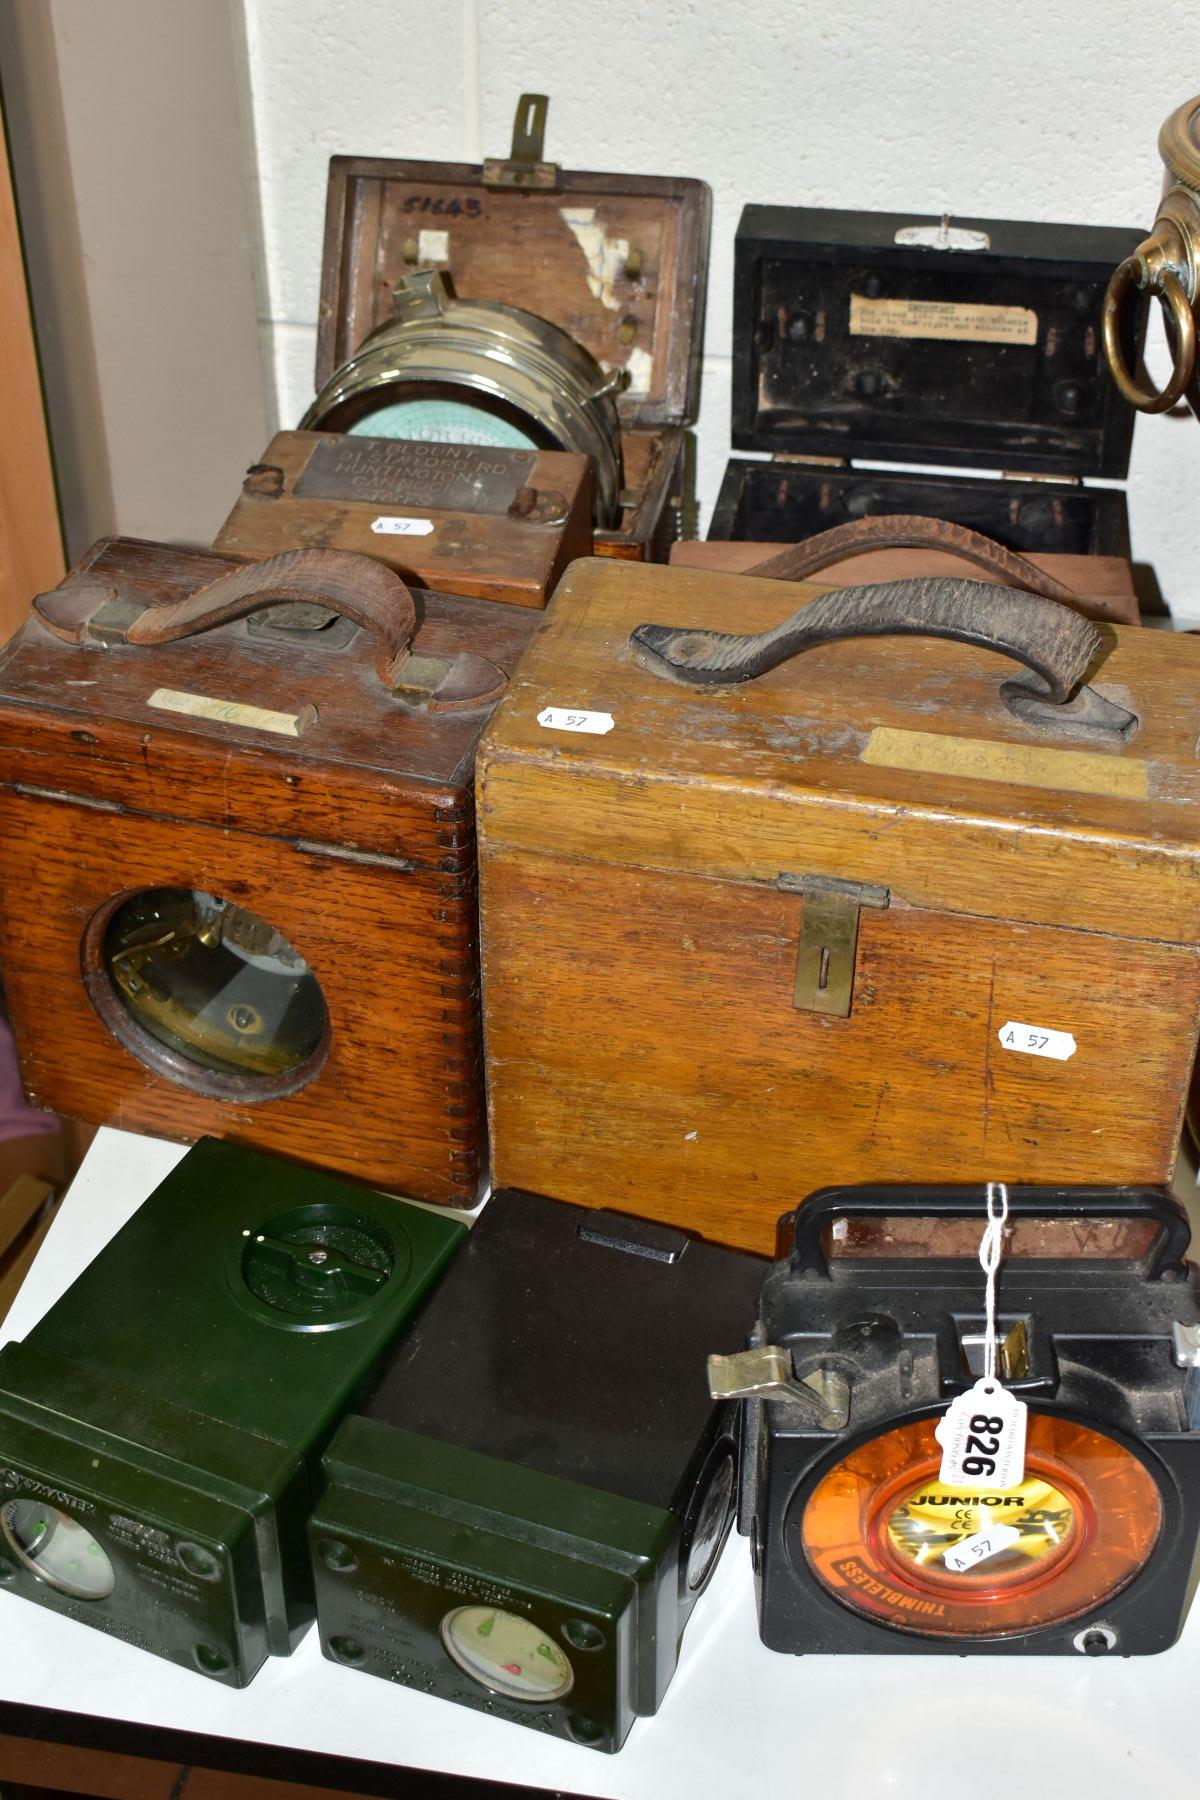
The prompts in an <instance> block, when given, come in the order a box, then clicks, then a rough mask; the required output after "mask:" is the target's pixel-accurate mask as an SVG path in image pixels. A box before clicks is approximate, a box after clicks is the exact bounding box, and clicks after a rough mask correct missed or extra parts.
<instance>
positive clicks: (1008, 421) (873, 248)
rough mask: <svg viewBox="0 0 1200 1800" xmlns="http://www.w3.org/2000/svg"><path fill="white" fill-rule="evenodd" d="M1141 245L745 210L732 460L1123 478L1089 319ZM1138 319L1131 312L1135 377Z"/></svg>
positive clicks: (1122, 235)
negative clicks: (751, 455)
mask: <svg viewBox="0 0 1200 1800" xmlns="http://www.w3.org/2000/svg"><path fill="white" fill-rule="evenodd" d="M1140 236H1141V233H1139V232H1137V231H1133V230H1128V231H1126V230H1120V229H1116V228H1109V227H1103V228H1102V227H1097V226H1090V225H1089V226H1084V225H1049V224H1031V223H1027V222H1021V221H1013V220H1003V219H955V220H953V221H950V220H946V219H943V220H941V221H940V222H939V221H938V220H937V219H928V218H918V217H915V216H913V215H903V214H898V213H874V212H838V211H833V210H830V209H826V208H815V207H814V208H803V207H792V206H747V207H746V208H745V209H744V211H743V213H742V217H741V221H740V223H739V225H738V229H737V237H736V239H735V245H734V328H733V329H734V340H733V420H732V439H733V444H734V447H735V448H736V449H740V450H767V451H771V452H773V453H776V454H777V453H780V452H783V453H791V454H800V455H805V456H836V457H864V458H873V459H877V460H881V461H887V462H905V463H928V462H932V463H943V464H945V463H952V464H956V465H960V466H962V467H966V468H991V469H1011V470H1014V471H1017V472H1019V473H1027V472H1035V473H1044V474H1056V475H1068V476H1081V475H1104V476H1122V475H1124V474H1126V473H1127V471H1128V468H1129V450H1130V444H1131V441H1132V433H1133V409H1132V408H1131V407H1130V406H1129V405H1128V403H1127V402H1126V401H1125V400H1123V399H1122V398H1121V396H1120V394H1119V393H1118V392H1117V389H1116V387H1115V386H1114V384H1113V382H1112V379H1111V377H1110V376H1109V374H1108V370H1107V367H1106V365H1105V360H1104V353H1103V346H1102V343H1101V335H1100V309H1101V302H1102V300H1103V297H1104V290H1105V288H1106V287H1107V285H1108V281H1109V278H1110V277H1111V275H1112V272H1113V270H1114V269H1115V268H1116V267H1117V265H1118V263H1120V262H1121V261H1122V260H1123V259H1124V258H1125V257H1127V256H1129V255H1130V254H1131V253H1132V251H1133V250H1134V248H1135V246H1136V244H1137V243H1138V241H1139V238H1140ZM1145 319H1146V313H1145V308H1144V307H1141V308H1130V309H1129V312H1128V319H1127V323H1126V333H1127V337H1128V340H1129V341H1128V342H1127V344H1126V360H1127V366H1128V367H1130V368H1133V367H1136V364H1137V357H1138V352H1139V350H1140V340H1141V337H1142V335H1143V333H1144V330H1145Z"/></svg>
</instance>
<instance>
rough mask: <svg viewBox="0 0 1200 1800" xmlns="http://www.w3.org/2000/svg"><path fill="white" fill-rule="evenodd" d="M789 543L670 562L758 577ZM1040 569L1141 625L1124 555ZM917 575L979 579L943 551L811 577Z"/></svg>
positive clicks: (1105, 612) (700, 551)
mask: <svg viewBox="0 0 1200 1800" xmlns="http://www.w3.org/2000/svg"><path fill="white" fill-rule="evenodd" d="M790 548H791V546H790V545H788V544H782V543H780V544H750V543H743V542H736V541H729V542H722V541H721V540H719V539H715V538H714V539H709V540H708V541H706V542H700V541H695V540H689V541H688V542H686V543H679V544H675V545H673V546H672V548H671V552H670V561H671V562H672V564H674V565H675V566H676V567H679V568H685V569H718V570H721V571H723V572H725V573H728V574H731V575H740V574H747V575H748V574H753V573H754V569H755V567H756V565H757V564H758V563H760V562H766V560H767V558H768V557H771V556H778V555H779V554H780V553H781V552H783V551H784V550H788V549H790ZM1029 560H1030V562H1031V563H1033V564H1035V565H1036V567H1037V568H1039V569H1042V570H1044V571H1045V573H1046V574H1047V575H1053V576H1054V577H1055V579H1056V580H1058V581H1061V582H1064V583H1065V584H1066V585H1067V586H1068V587H1069V588H1070V589H1071V590H1072V592H1073V594H1074V595H1075V596H1076V599H1075V601H1074V602H1072V604H1075V605H1077V607H1078V610H1079V611H1080V612H1082V613H1086V614H1087V616H1088V617H1089V618H1091V619H1111V620H1112V622H1113V623H1114V624H1117V625H1138V624H1140V623H1141V613H1140V612H1139V610H1138V602H1137V593H1136V591H1135V589H1134V585H1133V570H1132V569H1131V567H1130V565H1129V562H1128V560H1127V558H1125V557H1123V556H1063V555H1055V554H1053V553H1049V554H1045V553H1043V554H1033V553H1030V555H1029ZM915 575H968V576H976V577H977V576H978V575H979V571H978V569H976V568H974V566H973V565H972V564H971V563H969V562H966V561H964V560H963V559H962V558H961V557H958V556H951V555H949V554H948V553H947V552H946V551H943V550H867V551H864V553H863V554H862V555H861V556H851V557H846V558H845V559H844V560H843V561H841V562H836V563H830V564H828V566H827V567H826V568H824V569H822V570H821V572H820V574H819V575H815V576H813V577H812V578H811V585H812V586H821V587H848V586H849V585H850V584H851V583H852V582H860V581H893V580H904V579H905V578H907V577H909V576H915Z"/></svg>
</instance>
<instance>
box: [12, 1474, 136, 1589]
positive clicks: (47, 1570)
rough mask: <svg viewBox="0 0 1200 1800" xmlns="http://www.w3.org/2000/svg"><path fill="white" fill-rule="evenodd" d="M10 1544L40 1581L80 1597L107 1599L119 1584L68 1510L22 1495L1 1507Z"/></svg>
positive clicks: (102, 1554)
mask: <svg viewBox="0 0 1200 1800" xmlns="http://www.w3.org/2000/svg"><path fill="white" fill-rule="evenodd" d="M0 1529H2V1530H3V1532H4V1536H5V1538H6V1539H7V1542H8V1546H9V1548H10V1549H11V1550H12V1552H13V1554H14V1555H15V1556H16V1557H17V1558H18V1560H19V1561H20V1562H22V1563H24V1565H25V1567H26V1568H27V1569H32V1570H33V1573H34V1574H35V1575H36V1576H37V1578H38V1580H39V1581H45V1582H47V1583H48V1584H49V1585H50V1587H54V1588H57V1589H58V1590H59V1592H60V1593H62V1594H70V1595H71V1596H72V1597H73V1598H74V1599H76V1600H103V1599H104V1598H105V1596H106V1595H108V1594H111V1593H112V1591H113V1588H114V1587H115V1586H116V1576H115V1575H114V1574H113V1566H112V1564H111V1563H110V1562H109V1560H108V1557H107V1556H106V1554H105V1553H104V1551H103V1550H102V1549H101V1548H100V1545H99V1544H98V1543H97V1542H96V1540H95V1538H94V1537H93V1536H92V1534H91V1532H90V1531H85V1530H84V1528H83V1526H82V1525H81V1524H80V1523H79V1521H78V1520H77V1519H73V1518H72V1517H71V1515H70V1513H65V1512H62V1511H60V1509H59V1508H58V1507H57V1506H48V1505H47V1504H46V1502H45V1501H44V1500H34V1499H29V1498H26V1497H24V1496H22V1495H18V1496H17V1498H16V1499H15V1500H8V1501H6V1502H5V1504H4V1506H3V1507H0Z"/></svg>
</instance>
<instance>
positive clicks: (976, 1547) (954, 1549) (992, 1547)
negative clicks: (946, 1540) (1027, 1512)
mask: <svg viewBox="0 0 1200 1800" xmlns="http://www.w3.org/2000/svg"><path fill="white" fill-rule="evenodd" d="M1020 1535H1021V1534H1020V1532H1019V1531H1018V1530H1017V1528H1016V1526H1015V1525H989V1526H988V1527H987V1530H986V1531H977V1532H976V1533H975V1535H974V1536H973V1537H969V1538H964V1539H963V1540H962V1543H961V1544H952V1545H951V1547H950V1549H949V1550H947V1551H946V1553H945V1555H944V1556H943V1557H942V1561H943V1562H944V1563H945V1565H946V1567H947V1568H948V1569H949V1570H950V1571H951V1573H952V1574H954V1575H962V1574H963V1573H964V1572H965V1571H966V1570H967V1569H973V1568H974V1567H975V1566H976V1564H977V1563H981V1562H986V1561H987V1559H988V1557H989V1556H995V1555H997V1554H998V1552H999V1551H1001V1550H1007V1549H1008V1547H1009V1545H1010V1544H1015V1543H1016V1542H1017V1540H1018V1539H1019V1538H1020Z"/></svg>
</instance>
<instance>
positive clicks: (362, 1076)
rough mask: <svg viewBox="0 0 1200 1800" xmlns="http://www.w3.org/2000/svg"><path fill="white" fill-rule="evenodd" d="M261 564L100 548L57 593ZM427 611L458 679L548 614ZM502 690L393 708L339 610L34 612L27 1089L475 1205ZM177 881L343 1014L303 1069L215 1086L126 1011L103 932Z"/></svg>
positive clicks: (17, 973) (15, 876)
mask: <svg viewBox="0 0 1200 1800" xmlns="http://www.w3.org/2000/svg"><path fill="white" fill-rule="evenodd" d="M345 560H346V562H347V563H349V564H351V565H353V568H354V569H355V570H356V571H361V570H366V571H367V572H368V573H369V574H370V575H373V576H376V577H379V578H381V579H386V580H387V581H389V582H391V581H394V578H393V577H392V576H390V574H388V572H387V571H386V570H382V569H380V568H378V567H377V565H375V564H372V563H370V562H368V561H367V559H365V558H359V557H348V558H346V559H345ZM245 567H246V565H245V564H244V563H243V561H242V560H241V559H236V558H229V557H224V556H218V555H215V554H213V553H211V552H203V551H189V550H178V549H173V548H169V547H167V546H165V545H159V544H148V543H140V542H135V541H132V540H128V539H116V540H103V541H101V542H100V543H99V544H97V545H95V546H94V547H93V548H92V549H91V550H90V551H89V552H88V553H87V554H86V555H85V557H84V558H83V560H82V561H81V562H80V563H79V564H78V565H77V567H76V568H75V569H74V570H73V571H72V572H71V574H70V575H69V576H68V577H67V579H66V581H65V582H64V583H63V584H62V585H61V586H60V588H59V589H57V590H55V591H54V594H53V595H52V596H50V597H49V598H50V599H51V600H52V601H54V602H58V603H59V604H63V603H66V604H68V605H75V604H76V603H77V598H73V596H75V597H77V596H78V595H79V594H80V593H84V592H86V591H88V590H87V588H86V584H87V583H89V582H90V581H93V580H98V581H99V583H100V584H101V590H100V591H101V592H103V589H104V588H105V587H107V588H110V589H111V590H113V591H114V592H115V594H116V595H117V597H118V600H119V601H130V602H133V603H135V610H136V607H137V606H142V605H144V606H147V607H150V608H154V609H157V608H161V607H163V606H166V605H168V604H170V603H172V602H175V601H179V600H181V599H182V598H183V597H185V596H188V595H191V594H193V593H194V592H195V591H196V590H197V589H198V588H199V587H201V586H202V585H204V584H206V583H208V582H210V581H212V580H214V579H215V578H216V577H219V576H223V575H225V574H227V573H229V572H233V571H238V570H241V569H243V568H245ZM356 578H357V577H356ZM397 585H398V584H397ZM415 601H416V611H417V618H418V624H417V629H416V633H415V636H414V637H413V638H412V656H413V658H414V659H425V660H424V661H421V662H420V663H414V667H420V668H425V669H428V667H429V666H430V665H429V661H428V659H431V658H432V659H443V660H444V661H445V662H446V663H447V665H448V666H451V667H454V668H457V667H459V663H458V662H457V661H456V659H457V658H459V657H460V656H474V657H477V658H481V659H483V662H482V663H481V664H479V665H476V664H470V665H468V667H469V669H472V670H474V669H476V668H483V669H484V670H485V672H486V670H487V669H488V668H490V669H491V671H492V674H496V672H497V671H499V672H500V674H499V677H498V678H499V679H500V680H502V679H503V672H504V671H510V670H511V669H512V668H513V667H514V666H515V664H516V662H517V660H518V658H519V656H520V655H521V652H522V650H523V649H524V647H525V645H526V643H527V641H528V639H529V637H530V636H531V633H532V632H533V630H534V628H535V625H536V622H537V615H535V614H532V613H530V612H528V611H525V610H522V609H518V608H516V607H504V606H495V605H492V604H490V603H488V602H486V601H475V600H467V599H458V598H448V597H446V596H442V595H437V594H417V595H416V596H415ZM89 604H90V603H89ZM268 617H269V615H268ZM489 679H490V676H489ZM492 704H493V702H490V701H489V702H487V703H485V704H483V705H481V706H474V707H469V708H467V709H466V710H450V711H443V712H432V711H429V710H421V709H420V707H419V706H416V705H412V704H407V703H402V702H401V700H399V699H397V698H394V697H393V696H392V695H391V694H390V693H389V692H388V691H386V690H385V688H384V687H383V685H382V683H381V681H380V678H379V675H378V673H377V669H376V653H375V648H374V641H373V638H372V635H371V633H370V632H369V631H368V630H365V629H356V628H355V627H354V626H351V627H350V629H349V631H347V629H346V622H345V621H344V620H343V619H342V618H338V619H336V620H335V621H334V623H333V625H332V626H331V627H329V628H327V629H326V630H324V631H311V630H294V629H292V628H290V627H288V626H286V625H285V626H284V627H283V628H281V629H276V628H272V627H271V626H269V624H267V623H266V622H265V620H264V617H263V616H262V615H261V614H260V615H259V616H256V617H255V618H253V619H242V620H238V621H236V622H231V623H227V624H223V625H221V626H219V627H218V628H216V629H213V630H208V631H205V632H204V633H203V635H200V636H195V637H191V638H188V639H187V640H186V641H181V642H176V643H170V644H165V645H162V646H159V647H147V646H136V645H133V644H130V643H123V644H116V645H113V646H112V647H110V648H107V649H100V648H84V647H82V646H80V645H77V644H69V643H65V642H61V641H60V640H59V639H58V638H57V637H55V636H52V635H51V633H50V631H49V630H47V629H46V627H45V626H44V625H43V623H42V622H41V620H40V619H39V618H37V617H34V618H32V619H31V620H30V621H29V622H28V623H27V624H25V625H24V626H23V627H22V628H21V630H20V632H19V633H18V634H17V636H16V637H15V638H14V639H13V640H12V642H11V643H10V644H9V645H8V647H7V649H6V650H5V651H4V652H3V654H2V655H0V964H2V971H3V982H4V989H5V993H6V996H7V1000H8V1004H9V1008H10V1011H11V1018H12V1025H13V1030H14V1033H15V1036H16V1040H17V1046H18V1052H19V1057H20V1064H21V1072H22V1077H23V1080H24V1084H25V1089H26V1092H27V1093H28V1094H29V1096H30V1097H31V1099H33V1100H34V1101H35V1103H36V1104H37V1105H39V1106H46V1107H51V1108H53V1109H55V1110H56V1111H59V1112H62V1113H66V1114H69V1115H72V1116H74V1117H77V1118H81V1119H86V1120H89V1121H91V1122H93V1123H96V1124H110V1125H119V1126H122V1127H125V1128H129V1129H133V1130H138V1131H146V1132H151V1133H155V1134H157V1135H160V1136H164V1137H169V1138H176V1139H183V1140H191V1139H193V1138H197V1137H200V1136H202V1135H206V1134H208V1135H215V1136H220V1137H225V1138H229V1139H231V1140H234V1141H236V1142H239V1143H245V1144H250V1145H258V1146H260V1147H262V1148H264V1149H269V1150H276V1151H282V1152H285V1153H287V1154H288V1155H291V1156H293V1157H296V1158H298V1159H300V1160H303V1161H304V1162H307V1163H312V1164H315V1165H317V1166H320V1167H324V1168H332V1169H336V1170H339V1171H341V1172H343V1173H345V1174H347V1175H350V1176H354V1177H358V1178H360V1179H362V1180H364V1181H369V1182H371V1183H373V1184H375V1185H378V1186H382V1187H386V1188H388V1189H390V1190H392V1191H395V1192H399V1193H402V1194H407V1195H410V1196H413V1197H416V1198H418V1199H422V1200H431V1201H446V1202H452V1203H460V1202H461V1203H470V1202H471V1201H472V1200H473V1199H474V1198H475V1197H476V1195H477V1194H478V1191H479V1188H480V1184H481V1181H482V1179H483V1175H484V1171H485V1169H486V1133H485V1124H484V1117H483V1083H482V1069H481V1062H480V1028H479V1016H478V961H477V935H476V929H477V928H476V873H475V831H474V804H473V789H472V775H473V764H474V753H475V744H476V740H477V737H478V735H479V732H480V729H481V727H482V725H483V723H484V721H485V720H486V718H487V717H488V715H489V713H490V711H491V706H492ZM197 706H198V712H199V715H201V716H198V712H197ZM181 707H191V708H192V709H193V710H191V711H188V710H178V709H179V708H181ZM204 712H208V713H209V714H210V715H212V716H208V717H205V716H202V715H203V713H204ZM289 722H290V723H289ZM297 732H298V735H295V734H290V733H297ZM164 886H165V887H167V888H171V887H179V888H182V889H199V890H202V891H203V892H204V893H206V894H211V895H215V896H218V897H220V898H221V899H223V900H225V901H228V902H230V903H231V904H232V905H233V906H235V907H241V908H245V909H247V910H248V911H250V912H251V913H253V914H256V915H258V917H259V918H260V919H263V920H265V921H267V923H268V924H269V925H270V926H271V927H273V928H274V929H275V930H276V931H277V932H280V933H282V934H283V936H284V938H285V939H286V940H287V941H288V943H289V944H290V945H291V946H292V947H293V948H294V949H295V951H297V952H298V953H299V954H300V956H302V957H303V959H304V960H305V961H306V962H307V964H308V966H309V969H310V970H311V972H312V973H313V975H315V977H316V980H317V982H318V983H319V986H320V989H321V993H322V995H323V999H324V1003H325V1008H326V1011H327V1015H328V1023H327V1027H326V1029H325V1032H324V1035H323V1038H322V1041H321V1043H320V1046H319V1048H318V1050H317V1051H316V1053H315V1055H314V1056H313V1057H312V1058H311V1060H310V1061H309V1062H308V1063H306V1064H305V1065H304V1066H303V1067H302V1068H301V1069H300V1070H299V1071H298V1073H297V1076H296V1078H295V1080H294V1081H292V1082H291V1085H290V1086H289V1085H288V1084H287V1083H283V1082H281V1083H274V1084H264V1083H262V1082H260V1081H258V1079H257V1078H250V1079H245V1078H241V1077H236V1076H235V1077H230V1078H228V1079H222V1080H221V1081H218V1082H217V1083H216V1087H217V1088H218V1089H219V1090H220V1091H215V1092H214V1091H212V1089H213V1085H214V1084H213V1080H212V1077H211V1074H210V1073H209V1072H206V1071H198V1070H197V1069H196V1068H195V1067H194V1066H193V1064H192V1062H191V1061H189V1060H188V1058H187V1057H186V1056H185V1057H180V1056H179V1055H176V1054H172V1053H164V1052H163V1050H162V1048H161V1046H160V1045H158V1044H157V1043H156V1042H153V1041H151V1040H149V1039H148V1038H147V1036H146V1034H145V1032H143V1031H142V1030H141V1028H140V1026H138V1025H136V1023H135V1024H133V1025H131V1024H130V1022H129V1020H128V1019H127V1018H126V1017H125V1016H124V1013H123V1010H122V1004H121V1002H120V1000H119V998H118V996H117V995H116V994H115V992H114V988H113V984H112V983H111V982H110V981H109V979H108V977H107V976H106V974H105V972H104V966H103V961H102V954H101V945H102V943H103V942H104V934H105V930H106V927H107V923H108V921H109V920H110V919H111V918H112V917H113V915H114V911H115V909H116V908H117V907H118V906H120V905H121V904H122V903H123V902H124V901H125V900H126V899H127V898H128V897H129V896H131V895H134V894H136V893H138V892H139V891H142V890H147V889H155V888H159V887H164ZM241 1023H243V1022H242V1021H239V1024H241Z"/></svg>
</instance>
